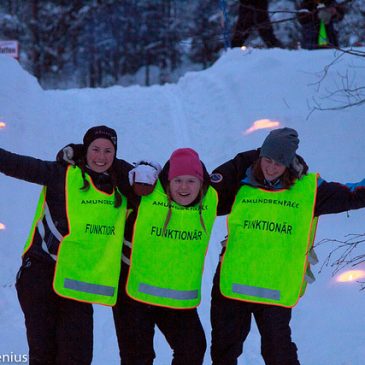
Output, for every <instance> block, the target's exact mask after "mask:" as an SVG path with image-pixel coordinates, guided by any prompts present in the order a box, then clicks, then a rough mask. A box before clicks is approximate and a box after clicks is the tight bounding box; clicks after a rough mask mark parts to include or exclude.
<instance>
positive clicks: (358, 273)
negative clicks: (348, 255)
mask: <svg viewBox="0 0 365 365" xmlns="http://www.w3.org/2000/svg"><path fill="white" fill-rule="evenodd" d="M364 278H365V270H349V271H345V272H344V273H342V274H341V275H338V276H337V278H336V281H338V282H340V283H345V282H349V281H356V280H359V279H364Z"/></svg>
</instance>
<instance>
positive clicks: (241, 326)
mask: <svg viewBox="0 0 365 365" xmlns="http://www.w3.org/2000/svg"><path fill="white" fill-rule="evenodd" d="M218 270H219V268H218ZM252 315H253V316H254V318H255V320H256V324H257V327H258V330H259V332H260V335H261V354H262V357H263V359H264V361H265V364H266V365H300V364H299V361H298V357H297V347H296V345H295V344H294V343H293V342H292V341H291V330H290V326H289V322H290V319H291V309H290V308H283V307H278V306H273V305H263V304H255V303H248V302H243V301H239V300H233V299H228V298H226V297H224V296H223V295H222V294H221V293H220V289H219V272H218V271H217V273H216V275H215V277H214V282H213V288H212V302H211V323H212V344H211V356H212V362H213V365H236V364H237V359H238V357H239V356H240V355H241V354H242V350H243V343H244V341H245V339H246V337H247V335H248V334H249V332H250V328H251V316H252Z"/></svg>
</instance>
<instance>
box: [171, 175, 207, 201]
mask: <svg viewBox="0 0 365 365" xmlns="http://www.w3.org/2000/svg"><path fill="white" fill-rule="evenodd" d="M201 186H202V183H201V181H200V180H199V179H198V178H197V177H195V176H191V175H181V176H177V177H175V178H173V179H172V180H171V181H170V193H171V198H172V200H173V201H174V202H176V203H178V204H180V205H184V206H186V205H189V204H191V203H192V202H193V201H194V200H195V199H196V198H197V197H198V195H199V192H200V188H201Z"/></svg>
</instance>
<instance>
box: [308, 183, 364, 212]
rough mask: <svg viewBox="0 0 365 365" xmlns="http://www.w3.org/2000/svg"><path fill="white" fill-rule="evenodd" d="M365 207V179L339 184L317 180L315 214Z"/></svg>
mask: <svg viewBox="0 0 365 365" xmlns="http://www.w3.org/2000/svg"><path fill="white" fill-rule="evenodd" d="M364 207H365V179H363V180H361V181H360V182H358V183H347V184H341V183H338V182H327V181H325V180H323V179H321V178H319V180H318V192H317V201H316V207H315V215H316V216H319V215H322V214H332V213H340V212H346V211H348V210H352V209H360V208H364Z"/></svg>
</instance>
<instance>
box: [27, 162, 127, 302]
mask: <svg viewBox="0 0 365 365" xmlns="http://www.w3.org/2000/svg"><path fill="white" fill-rule="evenodd" d="M86 179H87V180H88V181H89V183H90V188H89V189H88V190H87V191H82V190H80V187H81V186H82V185H83V179H82V175H81V170H80V169H79V168H78V167H72V166H70V167H69V168H68V170H67V173H66V185H65V193H66V210H67V219H68V225H69V234H68V235H66V236H65V237H62V236H60V234H59V233H58V235H59V236H58V235H57V232H56V229H55V228H54V227H53V228H52V227H50V229H51V231H52V233H53V234H54V235H56V236H57V238H59V240H60V245H59V248H58V253H57V255H51V256H52V257H54V259H55V260H56V268H55V275H54V280H53V287H54V290H55V292H56V293H57V294H58V295H60V296H62V297H66V298H70V299H75V300H78V301H83V302H88V303H99V304H105V305H114V304H115V303H116V300H117V292H118V282H119V273H120V266H121V252H122V242H123V236H124V224H125V218H126V206H127V203H126V198H125V197H124V196H123V197H122V205H121V206H120V207H118V208H115V207H114V193H112V194H107V193H105V192H102V191H100V190H98V189H97V188H96V187H95V186H94V185H93V183H92V181H91V179H90V177H89V176H88V175H87V174H86ZM45 198H46V188H43V190H42V192H41V196H40V199H39V202H38V206H37V211H36V214H35V219H34V221H33V224H32V230H31V232H30V235H29V237H28V240H27V243H26V245H25V248H24V252H26V251H27V250H28V249H29V247H30V244H31V242H32V239H33V236H34V232H35V230H36V229H37V228H38V230H39V231H40V234H41V231H42V229H41V228H40V227H41V226H42V220H43V218H44V217H45V215H47V214H49V211H48V207H47V204H46V199H45ZM46 219H47V223H48V225H51V224H52V219H51V217H50V216H48V217H46ZM41 236H42V234H41ZM44 249H46V247H45V248H44Z"/></svg>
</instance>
